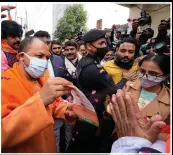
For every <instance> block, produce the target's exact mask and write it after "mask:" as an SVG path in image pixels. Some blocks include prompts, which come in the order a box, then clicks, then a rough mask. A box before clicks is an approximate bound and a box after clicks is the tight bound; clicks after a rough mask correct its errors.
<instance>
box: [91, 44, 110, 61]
mask: <svg viewBox="0 0 173 155" xmlns="http://www.w3.org/2000/svg"><path fill="white" fill-rule="evenodd" d="M92 46H93V47H95V46H94V45H92ZM95 48H96V49H97V51H96V52H95V53H94V54H95V56H96V57H98V58H99V59H100V60H102V59H103V58H104V56H105V55H106V53H107V52H108V48H107V47H103V48H97V47H95Z"/></svg>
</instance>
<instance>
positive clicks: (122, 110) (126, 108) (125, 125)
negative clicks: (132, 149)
mask: <svg viewBox="0 0 173 155" xmlns="http://www.w3.org/2000/svg"><path fill="white" fill-rule="evenodd" d="M136 106H137V103H133V99H132V97H131V94H130V93H128V92H127V93H124V92H123V91H122V90H118V92H117V94H116V95H113V97H112V102H111V103H110V109H111V115H112V117H113V120H114V121H115V123H116V131H117V135H118V137H119V138H120V137H125V136H134V137H141V138H145V139H147V140H149V141H151V142H152V143H153V142H155V141H156V139H157V136H158V135H159V133H160V131H161V129H162V128H163V127H164V126H165V125H166V124H165V123H164V122H163V121H160V120H161V116H159V115H157V116H153V117H152V118H151V119H150V120H149V121H148V122H145V123H144V122H140V120H141V116H140V112H139V111H138V109H139V107H136ZM136 112H137V114H136ZM141 123H142V124H141ZM141 125H142V126H141Z"/></svg>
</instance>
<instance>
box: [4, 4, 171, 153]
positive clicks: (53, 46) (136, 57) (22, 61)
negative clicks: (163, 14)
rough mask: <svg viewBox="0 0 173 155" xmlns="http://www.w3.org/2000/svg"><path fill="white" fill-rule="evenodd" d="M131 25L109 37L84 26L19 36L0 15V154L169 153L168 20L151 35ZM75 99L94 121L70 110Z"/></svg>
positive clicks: (16, 27)
mask: <svg viewBox="0 0 173 155" xmlns="http://www.w3.org/2000/svg"><path fill="white" fill-rule="evenodd" d="M14 8H15V7H12V6H2V7H1V12H2V11H4V10H10V9H14ZM1 17H4V15H3V16H2V15H1ZM138 26H139V23H138V20H134V21H133V23H132V31H131V32H130V34H129V35H121V31H119V30H116V27H115V26H113V27H112V32H111V35H110V36H109V35H108V32H107V31H103V30H97V29H92V30H90V31H88V32H86V33H85V34H83V36H82V37H81V39H76V38H75V37H72V38H71V39H65V40H64V41H63V42H60V41H59V40H58V39H55V40H51V37H50V34H49V33H48V32H47V31H42V30H40V31H37V32H35V33H34V35H33V36H29V35H28V36H25V38H24V39H21V38H22V36H23V29H22V26H21V25H19V24H18V23H17V22H16V21H13V20H3V21H1V83H2V89H1V92H2V101H1V132H2V134H1V142H2V144H1V148H2V152H3V153H58V152H62V153H64V152H66V153H110V152H111V153H140V152H144V153H170V145H171V144H170V138H171V135H170V130H171V128H172V127H171V126H170V117H171V109H170V104H171V103H170V39H169V36H168V35H167V30H168V22H167V21H166V20H162V21H161V23H160V24H159V25H158V34H157V37H156V38H153V36H154V33H155V32H154V30H153V29H152V28H147V29H146V30H144V31H142V32H139V31H138ZM76 89H77V90H79V91H80V93H81V94H82V95H79V94H78V93H77V92H75V90H76ZM83 96H84V97H86V99H85V100H84V99H83ZM82 102H87V103H88V102H89V103H91V105H92V107H93V109H94V112H95V113H96V114H97V115H96V116H97V118H98V122H99V126H95V125H93V124H92V123H89V122H88V121H86V120H85V119H83V118H81V117H79V116H78V115H77V113H76V112H75V110H74V108H73V106H74V105H75V104H79V103H81V106H82V107H85V106H84V103H82ZM85 108H86V107H85ZM81 113H82V112H81Z"/></svg>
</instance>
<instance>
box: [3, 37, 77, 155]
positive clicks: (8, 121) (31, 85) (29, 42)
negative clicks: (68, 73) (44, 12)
mask: <svg viewBox="0 0 173 155" xmlns="http://www.w3.org/2000/svg"><path fill="white" fill-rule="evenodd" d="M18 52H19V53H18V55H17V58H18V59H19V62H16V63H15V64H14V65H13V68H10V69H8V70H6V71H5V72H3V73H2V75H1V82H2V89H1V91H2V100H1V132H2V137H1V148H2V152H4V153H5V152H6V153H10V152H11V153H56V150H57V148H56V141H55V135H54V125H53V123H54V121H53V117H56V118H63V119H65V120H67V122H69V123H70V124H71V123H72V124H73V123H74V122H75V120H76V115H75V114H74V112H73V111H72V110H71V104H70V103H68V102H63V100H62V99H61V97H60V96H62V95H65V94H67V93H69V87H66V85H71V83H70V82H68V81H66V80H65V79H62V78H49V74H48V72H47V66H48V59H49V56H50V52H49V48H48V46H47V45H46V44H45V43H44V42H43V41H41V40H40V39H38V38H33V37H29V38H25V39H24V40H23V41H22V42H21V44H20V46H19V49H18ZM66 118H67V119H66Z"/></svg>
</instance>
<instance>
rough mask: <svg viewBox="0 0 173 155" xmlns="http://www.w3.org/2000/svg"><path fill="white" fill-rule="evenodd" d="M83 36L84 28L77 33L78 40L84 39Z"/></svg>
mask: <svg viewBox="0 0 173 155" xmlns="http://www.w3.org/2000/svg"><path fill="white" fill-rule="evenodd" d="M82 37H83V30H81V31H80V32H79V33H78V34H77V37H76V41H80V40H82Z"/></svg>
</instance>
